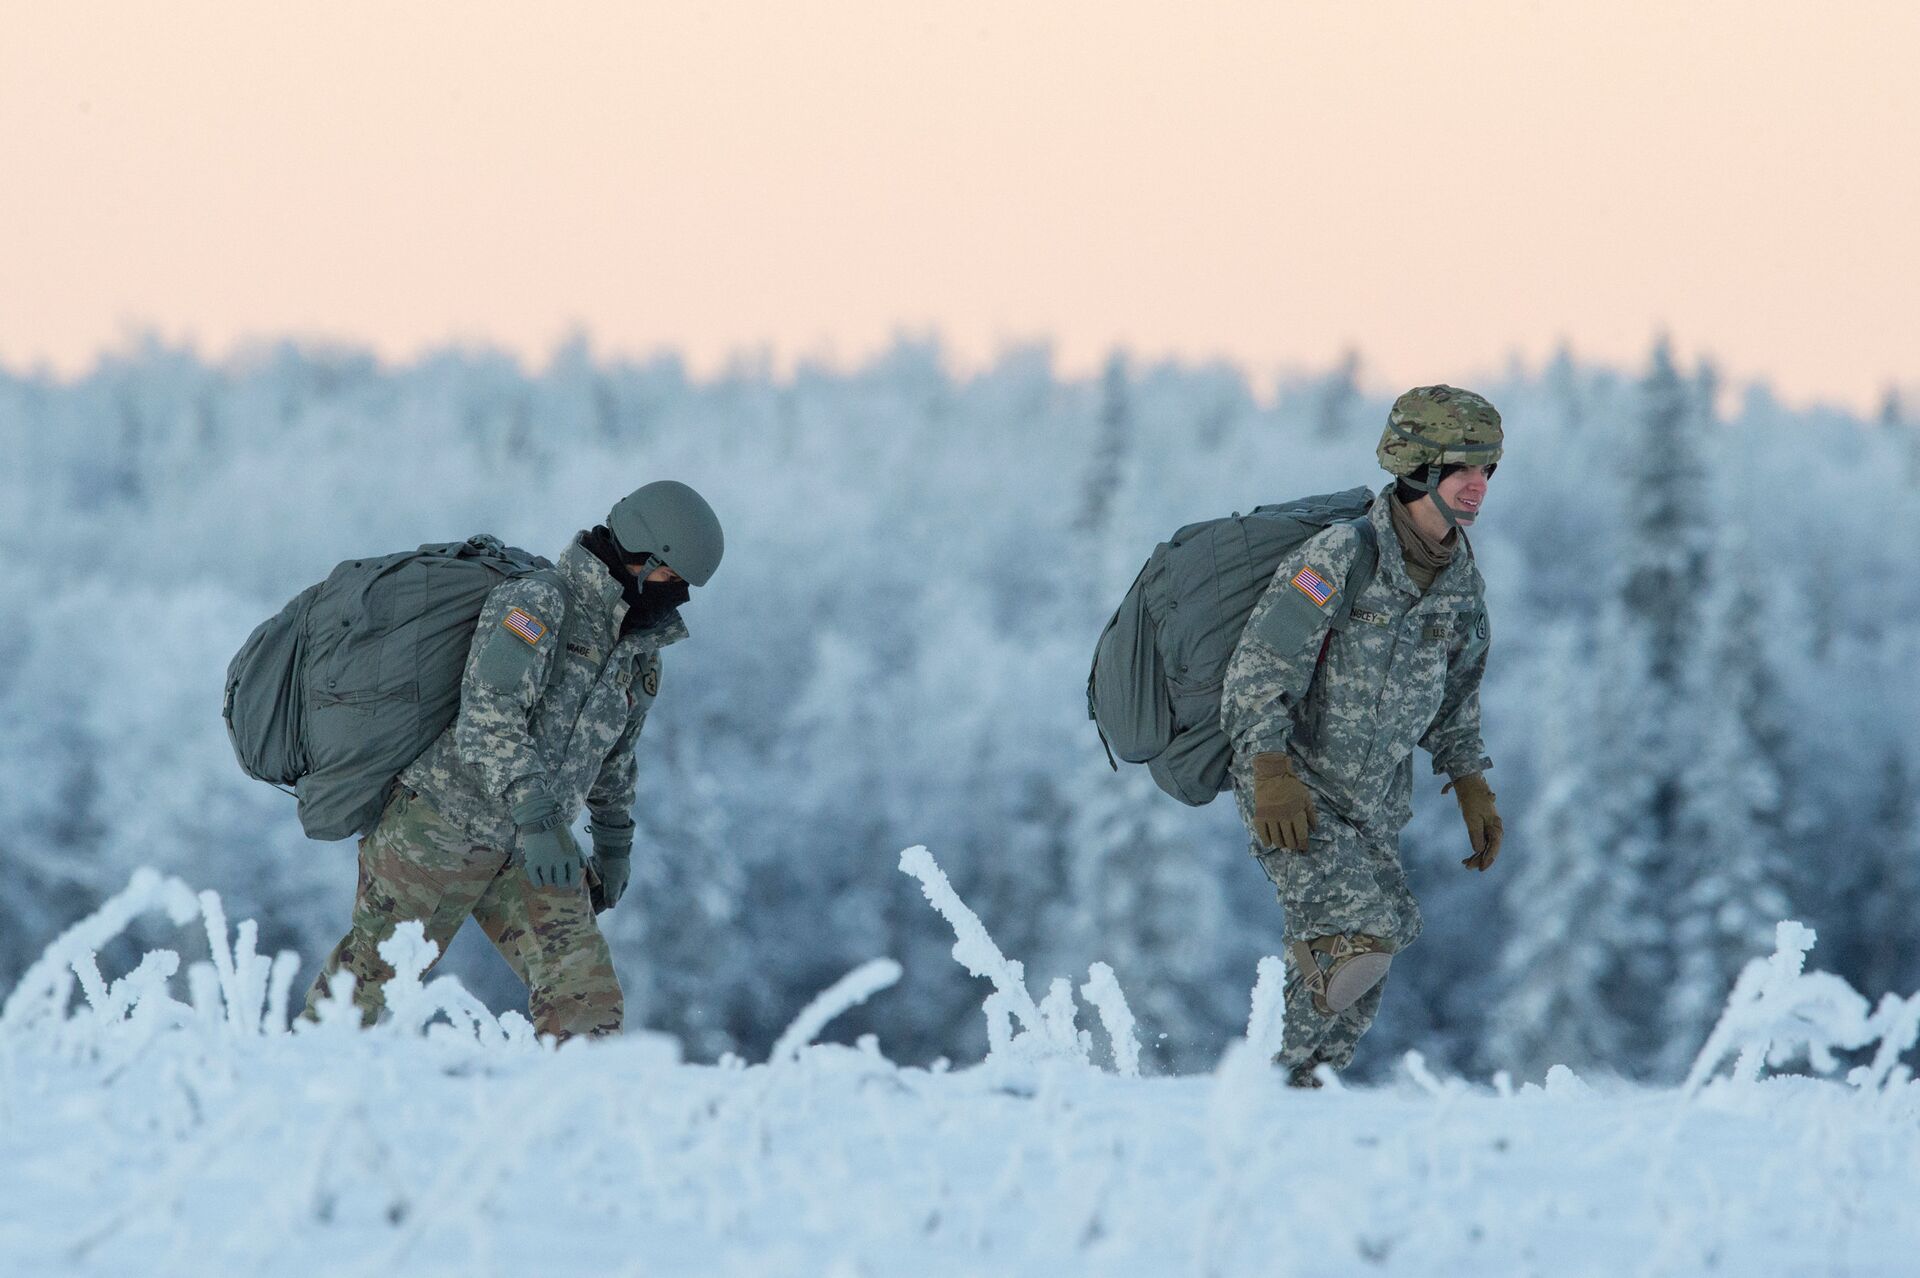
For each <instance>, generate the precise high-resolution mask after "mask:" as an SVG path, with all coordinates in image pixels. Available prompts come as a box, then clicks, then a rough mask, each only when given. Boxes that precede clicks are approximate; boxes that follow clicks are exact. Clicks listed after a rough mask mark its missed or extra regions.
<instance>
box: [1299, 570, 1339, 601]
mask: <svg viewBox="0 0 1920 1278" xmlns="http://www.w3.org/2000/svg"><path fill="white" fill-rule="evenodd" d="M1292 585H1293V588H1294V589H1295V590H1298V591H1299V592H1300V593H1301V594H1303V595H1305V596H1306V597H1307V598H1309V599H1311V600H1313V602H1314V603H1315V604H1316V605H1317V606H1319V607H1321V608H1324V607H1326V606H1327V600H1329V599H1331V598H1333V587H1332V586H1331V585H1330V584H1328V582H1327V579H1326V578H1325V577H1322V576H1321V575H1320V574H1319V573H1317V572H1315V571H1314V570H1313V569H1311V568H1302V569H1301V570H1300V571H1299V572H1297V573H1295V574H1293V582H1292Z"/></svg>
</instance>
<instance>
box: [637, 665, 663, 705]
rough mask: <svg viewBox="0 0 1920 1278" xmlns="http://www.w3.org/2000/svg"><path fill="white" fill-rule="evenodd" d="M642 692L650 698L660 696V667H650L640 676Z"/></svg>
mask: <svg viewBox="0 0 1920 1278" xmlns="http://www.w3.org/2000/svg"><path fill="white" fill-rule="evenodd" d="M640 691H642V692H644V693H646V694H647V695H648V696H649V697H657V696H659V695H660V667H659V666H648V667H647V669H646V672H645V673H644V674H642V675H641V676H640Z"/></svg>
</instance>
